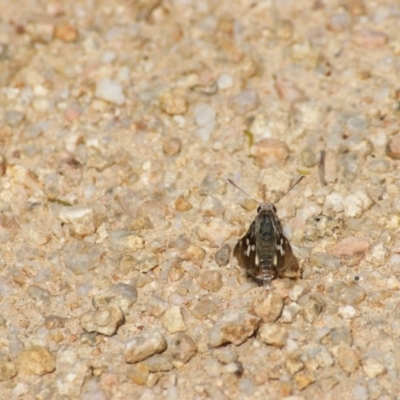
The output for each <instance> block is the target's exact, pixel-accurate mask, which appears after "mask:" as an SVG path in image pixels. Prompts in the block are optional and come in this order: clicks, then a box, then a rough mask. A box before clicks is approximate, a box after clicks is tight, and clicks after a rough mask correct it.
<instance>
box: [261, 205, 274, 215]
mask: <svg viewBox="0 0 400 400" xmlns="http://www.w3.org/2000/svg"><path fill="white" fill-rule="evenodd" d="M263 211H266V212H273V213H275V214H276V208H275V206H274V205H273V204H272V203H261V204H260V205H259V206H258V207H257V213H258V214H260V213H261V212H263Z"/></svg>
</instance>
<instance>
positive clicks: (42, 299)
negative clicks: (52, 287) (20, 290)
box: [27, 286, 52, 307]
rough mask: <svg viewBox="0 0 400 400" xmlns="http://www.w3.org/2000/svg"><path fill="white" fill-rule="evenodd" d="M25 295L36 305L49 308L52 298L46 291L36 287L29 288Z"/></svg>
mask: <svg viewBox="0 0 400 400" xmlns="http://www.w3.org/2000/svg"><path fill="white" fill-rule="evenodd" d="M27 293H28V295H29V296H30V297H31V298H32V299H33V300H35V302H36V303H37V304H42V305H44V306H47V307H49V306H50V304H51V299H52V296H51V294H50V292H49V291H48V290H46V289H43V288H41V287H38V286H29V287H28V289H27Z"/></svg>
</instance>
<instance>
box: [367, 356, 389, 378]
mask: <svg viewBox="0 0 400 400" xmlns="http://www.w3.org/2000/svg"><path fill="white" fill-rule="evenodd" d="M362 368H363V370H364V372H365V374H366V375H367V376H368V377H369V378H376V377H377V376H379V375H382V374H384V373H385V372H386V368H385V366H384V365H383V364H382V363H381V362H380V361H378V360H377V359H375V358H371V357H368V358H364V359H363V360H362Z"/></svg>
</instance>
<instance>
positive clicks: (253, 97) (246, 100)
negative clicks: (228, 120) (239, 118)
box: [228, 90, 260, 115]
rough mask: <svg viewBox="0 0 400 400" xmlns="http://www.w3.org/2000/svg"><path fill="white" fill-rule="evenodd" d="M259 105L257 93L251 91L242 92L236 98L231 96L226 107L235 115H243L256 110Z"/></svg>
mask: <svg viewBox="0 0 400 400" xmlns="http://www.w3.org/2000/svg"><path fill="white" fill-rule="evenodd" d="M259 104H260V100H259V97H258V93H257V92H255V91H253V90H244V91H243V92H240V93H239V94H237V95H236V96H232V97H230V98H229V100H228V106H229V107H231V108H232V109H233V110H234V112H235V113H237V114H239V115H243V114H246V113H248V112H249V111H252V110H254V109H256V108H257V107H258V106H259Z"/></svg>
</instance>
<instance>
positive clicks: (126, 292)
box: [92, 282, 138, 314]
mask: <svg viewBox="0 0 400 400" xmlns="http://www.w3.org/2000/svg"><path fill="white" fill-rule="evenodd" d="M137 297H138V291H137V289H136V288H135V287H134V286H132V285H128V284H126V283H122V282H120V283H116V284H114V285H111V286H110V287H108V288H106V289H103V290H102V291H101V292H99V293H98V294H96V295H94V296H93V298H92V304H93V306H94V307H95V308H102V307H105V306H108V305H110V304H114V305H117V306H119V307H120V308H121V310H122V311H123V312H124V314H127V313H128V312H129V310H130V309H131V307H132V306H133V304H135V303H136V300H137Z"/></svg>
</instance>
